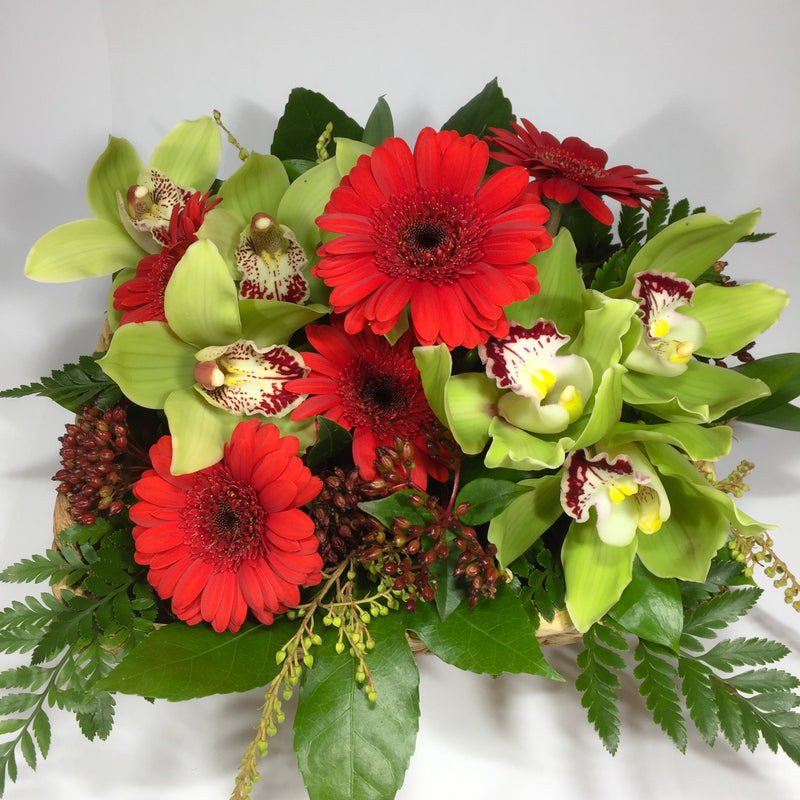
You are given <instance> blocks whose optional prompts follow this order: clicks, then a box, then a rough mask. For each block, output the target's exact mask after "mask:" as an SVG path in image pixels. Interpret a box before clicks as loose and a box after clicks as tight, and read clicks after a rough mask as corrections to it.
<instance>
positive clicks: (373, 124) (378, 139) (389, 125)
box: [361, 96, 394, 147]
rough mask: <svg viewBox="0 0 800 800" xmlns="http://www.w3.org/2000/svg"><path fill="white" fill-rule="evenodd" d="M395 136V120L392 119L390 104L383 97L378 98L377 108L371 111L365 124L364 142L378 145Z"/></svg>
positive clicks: (362, 139)
mask: <svg viewBox="0 0 800 800" xmlns="http://www.w3.org/2000/svg"><path fill="white" fill-rule="evenodd" d="M392 136H394V122H393V120H392V111H391V109H390V108H389V104H388V103H387V102H386V101H385V100H384V99H383V97H382V96H381V97H379V98H378V102H377V103H375V108H373V109H372V111H371V112H370V115H369V118H368V119H367V124H366V125H365V126H364V134H363V136H362V137H361V141H362V142H366V143H367V144H371V145H374V146H376V147H377V146H378V145H379V144H383V142H384V140H385V139H390V138H391V137H392Z"/></svg>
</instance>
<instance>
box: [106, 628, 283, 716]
mask: <svg viewBox="0 0 800 800" xmlns="http://www.w3.org/2000/svg"><path fill="white" fill-rule="evenodd" d="M296 630H297V623H293V622H290V621H289V620H284V619H282V620H278V621H277V622H275V623H274V624H273V625H251V624H247V623H246V624H245V625H244V626H242V629H241V630H240V631H239V632H238V633H230V632H228V631H226V632H223V633H215V632H214V631H213V630H212V629H211V628H210V627H208V626H206V625H202V624H201V625H185V624H183V623H174V624H171V625H165V626H163V627H161V628H158V629H156V630H154V631H153V632H152V633H150V634H148V636H147V637H146V638H145V639H144V641H143V642H142V643H141V644H139V645H137V647H136V648H135V649H134V650H133V651H132V652H131V653H130V654H129V655H128V656H126V657H125V659H124V660H123V661H122V662H121V663H120V664H119V665H118V666H117V667H115V668H114V669H113V670H112V671H111V673H109V675H107V676H106V677H105V678H103V679H102V680H101V681H100V682H99V687H100V688H101V689H103V690H105V691H109V692H121V693H122V694H135V695H140V696H141V697H159V698H163V699H165V700H173V701H178V700H189V699H191V698H193V697H206V696H208V695H211V694H223V693H227V692H246V691H248V690H250V689H254V688H256V687H258V686H266V685H267V684H268V683H269V682H270V681H271V680H272V678H273V676H274V675H275V673H276V672H277V667H276V666H275V654H276V653H277V652H278V650H280V648H281V647H283V646H284V645H285V644H286V642H287V641H288V640H289V639H290V638H291V636H292V634H293V633H295V632H296Z"/></svg>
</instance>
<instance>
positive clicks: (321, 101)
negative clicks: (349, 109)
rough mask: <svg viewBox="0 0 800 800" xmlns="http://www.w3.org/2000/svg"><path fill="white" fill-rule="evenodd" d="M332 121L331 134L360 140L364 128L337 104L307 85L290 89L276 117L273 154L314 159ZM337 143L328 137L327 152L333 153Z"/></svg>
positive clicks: (281, 157) (284, 159)
mask: <svg viewBox="0 0 800 800" xmlns="http://www.w3.org/2000/svg"><path fill="white" fill-rule="evenodd" d="M329 123H332V125H333V130H332V132H331V137H343V138H345V139H356V140H357V141H360V140H361V137H362V136H363V135H364V129H363V128H362V127H361V126H360V125H359V124H358V123H357V122H356V121H355V120H353V119H351V118H350V117H349V116H347V114H345V113H344V111H342V110H341V109H340V108H339V107H338V106H337V105H335V104H334V103H332V102H331V101H330V100H328V98H327V97H325V96H324V95H322V94H320V93H319V92H312V91H311V90H310V89H303V88H297V89H292V91H291V93H290V94H289V99H288V100H287V101H286V107H285V108H284V110H283V116H282V117H281V118H280V120H278V126H277V128H276V129H275V136H274V138H273V140H272V150H271V152H272V155H274V156H277V157H278V158H280V159H281V160H283V161H286V160H287V159H292V160H297V159H301V160H303V161H312V162H316V161H317V149H316V148H317V141H318V140H319V137H320V136H321V135H322V134H323V132H324V131H325V127H326V125H328V124H329ZM335 150H336V144H335V142H334V141H333V138H331V141H330V144H329V145H328V155H330V156H332V155H333V153H334V152H335Z"/></svg>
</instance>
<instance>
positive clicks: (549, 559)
mask: <svg viewBox="0 0 800 800" xmlns="http://www.w3.org/2000/svg"><path fill="white" fill-rule="evenodd" d="M526 558H527V560H528V562H529V563H528V576H527V584H528V585H527V586H526V587H524V588H523V589H522V590H521V591H520V598H525V599H529V600H531V601H532V602H533V605H534V607H535V608H536V611H537V612H538V613H539V614H541V615H542V617H543V618H544V619H546V620H547V621H548V622H552V621H553V617H554V616H555V613H556V611H557V610H558V609H559V608H564V594H565V592H566V584H565V583H564V568H563V567H562V566H561V559H560V558H558V557H557V556H555V555H553V552H552V550H550V549H549V548H548V547H547V546H546V545H545V543H544V542H543V541H542V540H541V539H537V540H536V541H535V542H534V543H533V546H532V547H531V548H530V549H529V550H528V552H527V553H526ZM515 571H516V570H515Z"/></svg>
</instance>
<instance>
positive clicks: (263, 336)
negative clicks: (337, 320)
mask: <svg viewBox="0 0 800 800" xmlns="http://www.w3.org/2000/svg"><path fill="white" fill-rule="evenodd" d="M329 311H330V309H329V308H328V306H321V305H316V304H313V305H307V306H300V305H296V304H295V303H286V302H284V301H282V300H240V301H239V313H240V315H241V319H242V338H243V339H249V340H251V341H253V342H255V343H256V344H257V345H258V346H259V347H266V346H267V345H271V344H285V343H286V342H288V341H289V337H290V336H291V335H292V334H293V333H294V332H295V331H298V330H300V328H302V327H303V326H305V325H308V324H309V323H311V322H314V321H315V320H318V319H319V318H320V317H322V316H324V315H325V314H327V313H328V312H329Z"/></svg>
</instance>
